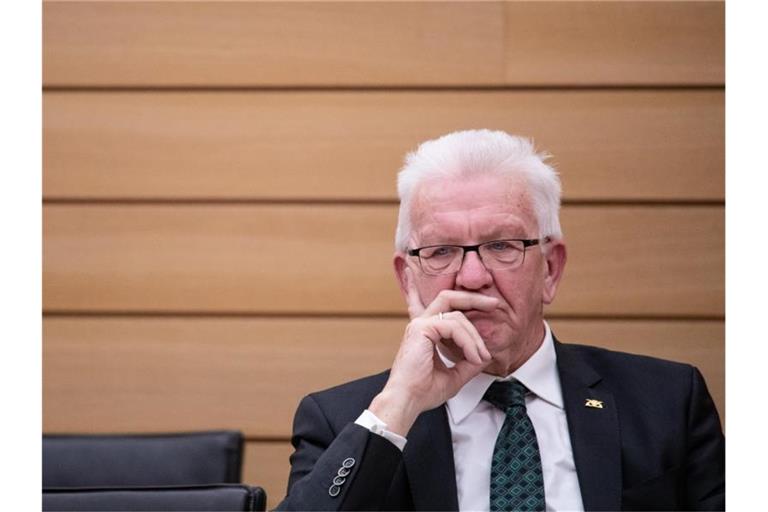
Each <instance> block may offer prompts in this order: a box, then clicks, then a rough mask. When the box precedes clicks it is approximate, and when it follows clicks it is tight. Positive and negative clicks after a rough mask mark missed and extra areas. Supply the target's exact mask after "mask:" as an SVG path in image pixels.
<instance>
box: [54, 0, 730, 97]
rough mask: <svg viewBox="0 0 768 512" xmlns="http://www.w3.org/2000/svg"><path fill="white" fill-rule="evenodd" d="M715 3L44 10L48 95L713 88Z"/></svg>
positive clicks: (152, 5)
mask: <svg viewBox="0 0 768 512" xmlns="http://www.w3.org/2000/svg"><path fill="white" fill-rule="evenodd" d="M724 11H725V9H724V4H723V2H615V3H614V2H551V3H550V2H506V3H504V2H359V3H351V2H284V3H278V2H45V3H44V5H43V15H44V26H43V49H44V54H43V77H44V82H45V84H46V85H47V86H60V85H79V86H82V85H86V86H94V85H95V86H113V85H118V86H222V85H235V86H264V85H267V86H273V85H281V86H286V85H326V86H327V85H331V86H336V85H397V86H403V85H461V86H466V85H475V86H477V85H501V84H508V85H574V84H575V85H583V84H590V85H603V84H626V83H629V84H656V85H658V84H679V83H684V84H717V85H722V84H723V83H724V53H725V52H724V47H725V42H724V17H725V13H724Z"/></svg>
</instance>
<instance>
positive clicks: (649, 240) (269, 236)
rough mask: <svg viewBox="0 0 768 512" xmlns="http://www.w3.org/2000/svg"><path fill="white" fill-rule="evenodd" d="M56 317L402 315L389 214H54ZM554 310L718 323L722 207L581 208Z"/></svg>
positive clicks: (576, 209) (50, 270) (392, 211)
mask: <svg viewBox="0 0 768 512" xmlns="http://www.w3.org/2000/svg"><path fill="white" fill-rule="evenodd" d="M43 210H44V211H43V224H44V226H43V230H44V231H43V236H44V239H45V244H44V251H43V262H44V269H43V270H44V275H43V285H44V286H43V305H44V308H45V309H46V310H47V311H100V312H108V311H118V312H122V311H138V312H142V311H144V312H147V311H149V312H152V311H159V312H163V311H177V312H222V313H227V312H246V313H293V314H295V313H358V314H359V313H362V314H368V313H374V314H403V313H404V311H405V308H404V305H403V300H402V298H401V297H400V293H399V290H398V288H397V286H396V283H395V279H394V274H393V271H392V268H391V267H392V265H391V261H390V259H391V255H392V253H393V249H392V243H393V242H392V240H393V232H394V226H395V221H396V208H395V207H394V206H390V205H332V204H331V205H311V206H303V205H215V206H211V205H182V206H180V205H139V206H136V205H132V206H125V205H98V206H94V205H46V206H45V207H44V209H43ZM562 217H563V226H564V232H565V233H566V237H567V240H568V243H569V254H570V258H569V262H568V266H567V268H566V272H565V278H564V281H563V283H562V287H561V290H560V292H559V294H558V298H557V300H555V302H554V304H553V306H552V307H551V312H553V313H558V314H572V315H602V316H605V315H645V316H649V315H650V316H680V315H694V316H721V315H722V314H723V299H724V283H723V266H724V254H723V245H724V211H723V208H722V207H716V206H711V207H710V206H707V207H660V206H655V207H647V206H634V207H626V206H612V207H596V206H590V207H586V206H570V207H565V208H564V209H563V215H562Z"/></svg>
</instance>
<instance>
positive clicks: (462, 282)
mask: <svg viewBox="0 0 768 512" xmlns="http://www.w3.org/2000/svg"><path fill="white" fill-rule="evenodd" d="M491 283H493V276H492V275H491V273H490V272H488V269H487V268H485V265H484V264H483V261H482V260H481V259H480V255H479V254H478V253H477V251H467V252H466V253H465V254H464V261H462V263H461V268H459V272H458V273H457V274H456V286H457V287H458V288H462V289H465V290H482V289H483V288H486V287H488V286H490V285H491Z"/></svg>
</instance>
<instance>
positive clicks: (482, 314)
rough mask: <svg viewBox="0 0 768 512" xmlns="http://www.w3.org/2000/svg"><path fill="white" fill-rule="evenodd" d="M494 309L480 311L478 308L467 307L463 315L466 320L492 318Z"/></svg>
mask: <svg viewBox="0 0 768 512" xmlns="http://www.w3.org/2000/svg"><path fill="white" fill-rule="evenodd" d="M494 313H495V311H481V310H479V309H468V310H466V311H464V316H466V317H467V319H468V320H470V321H472V320H490V319H491V318H493V317H494V316H495V315H494Z"/></svg>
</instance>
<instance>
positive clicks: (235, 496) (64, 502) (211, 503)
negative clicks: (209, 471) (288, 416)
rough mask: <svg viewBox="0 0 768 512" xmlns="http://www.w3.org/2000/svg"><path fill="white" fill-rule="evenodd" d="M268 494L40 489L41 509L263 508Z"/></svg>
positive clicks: (241, 489)
mask: <svg viewBox="0 0 768 512" xmlns="http://www.w3.org/2000/svg"><path fill="white" fill-rule="evenodd" d="M266 503H267V496H266V493H265V492H264V490H263V489H262V488H261V487H251V486H247V485H204V486H180V487H135V488H79V489H78V488H71V489H61V488H60V489H43V511H45V512H53V511H74V510H82V511H90V510H120V511H123V510H144V511H153V510H158V511H160V510H162V511H176V510H190V511H193V510H208V511H222V512H223V511H241V512H250V511H262V510H265V509H266Z"/></svg>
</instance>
